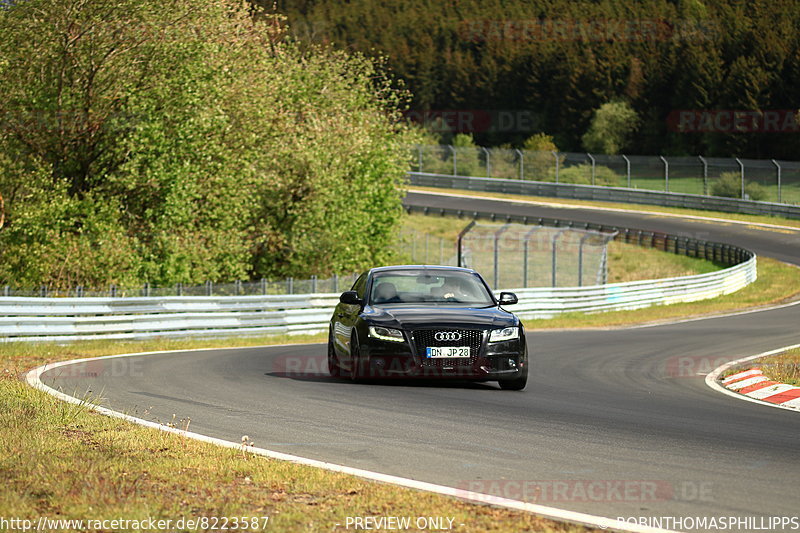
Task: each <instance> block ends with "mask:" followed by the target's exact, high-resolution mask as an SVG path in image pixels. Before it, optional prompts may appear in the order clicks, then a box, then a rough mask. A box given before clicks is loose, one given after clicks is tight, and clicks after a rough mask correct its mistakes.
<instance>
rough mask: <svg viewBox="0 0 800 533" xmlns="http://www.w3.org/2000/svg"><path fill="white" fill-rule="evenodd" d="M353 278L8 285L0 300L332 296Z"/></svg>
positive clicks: (352, 275) (348, 285)
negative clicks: (90, 285) (91, 285)
mask: <svg viewBox="0 0 800 533" xmlns="http://www.w3.org/2000/svg"><path fill="white" fill-rule="evenodd" d="M356 277H357V274H347V275H338V276H331V277H325V278H317V277H315V276H312V277H310V278H305V279H295V278H287V279H284V280H278V281H270V280H266V279H262V280H257V281H234V282H232V283H214V282H211V281H208V282H206V283H204V284H202V285H183V284H181V283H177V284H175V285H169V286H156V285H151V284H149V283H145V284H144V285H141V286H137V287H121V286H116V285H111V286H109V287H108V288H105V289H98V288H86V287H81V286H77V287H69V288H66V289H56V288H52V287H46V286H41V287H37V288H18V287H14V286H12V285H4V286H2V287H0V296H5V297H13V296H18V297H31V296H34V297H35V296H40V297H51V298H53V297H77V298H81V297H119V298H124V297H128V298H130V297H136V296H141V297H150V296H158V297H162V296H266V295H282V294H315V293H335V292H341V291H344V290H347V289H349V288H350V287H351V286H352V284H353V282H354V281H355V279H356Z"/></svg>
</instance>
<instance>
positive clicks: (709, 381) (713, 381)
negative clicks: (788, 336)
mask: <svg viewBox="0 0 800 533" xmlns="http://www.w3.org/2000/svg"><path fill="white" fill-rule="evenodd" d="M795 348H800V344H792V345H791V346H784V347H783V348H776V349H774V350H770V351H768V352H762V353H760V354H757V355H751V356H749V357H743V358H741V359H737V360H736V361H730V362H729V363H725V364H724V365H721V366H719V367H717V368H715V369H714V370H712V371H711V372H709V373H708V374H707V375H706V385H708V386H709V387H711V388H712V389H714V390H715V391H717V392H721V393H723V394H727V395H728V396H732V397H734V398H738V399H739V400H744V401H747V402H753V403H757V404H761V405H766V406H769V407H775V408H777V409H784V410H786V411H793V412H795V413H797V412H800V411H798V410H797V409H795V408H793V407H786V406H783V405H781V404H779V403H770V402H765V401H763V400H757V399H755V398H751V397H750V396H745V395H744V394H739V393H738V392H733V391H732V390H730V389H727V388H725V387H723V386H722V385H720V384H719V383H718V382H717V378H719V376H720V375H721V374H722V373H723V372H725V371H726V370H728V369H729V368H731V367H732V366H735V365H739V364H741V363H746V362H748V361H752V360H754V359H760V358H762V357H769V356H770V355H775V354H779V353H782V352H788V351H789V350H794V349H795Z"/></svg>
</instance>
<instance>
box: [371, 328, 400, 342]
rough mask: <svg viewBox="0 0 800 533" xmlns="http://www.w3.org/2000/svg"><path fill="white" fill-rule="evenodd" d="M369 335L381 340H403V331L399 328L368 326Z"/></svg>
mask: <svg viewBox="0 0 800 533" xmlns="http://www.w3.org/2000/svg"><path fill="white" fill-rule="evenodd" d="M369 336H370V337H374V338H376V339H380V340H382V341H392V342H403V341H404V340H405V339H404V338H403V332H402V331H400V330H399V329H392V328H383V327H381V326H370V327H369Z"/></svg>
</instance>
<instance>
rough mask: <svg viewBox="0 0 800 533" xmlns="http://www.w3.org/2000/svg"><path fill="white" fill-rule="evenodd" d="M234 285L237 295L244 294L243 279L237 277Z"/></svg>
mask: <svg viewBox="0 0 800 533" xmlns="http://www.w3.org/2000/svg"><path fill="white" fill-rule="evenodd" d="M233 287H234V290H235V291H236V296H239V295H241V294H242V280H240V279H237V280H236V281H234V282H233Z"/></svg>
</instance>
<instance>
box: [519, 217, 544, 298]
mask: <svg viewBox="0 0 800 533" xmlns="http://www.w3.org/2000/svg"><path fill="white" fill-rule="evenodd" d="M540 229H542V228H541V226H534V227H533V229H531V230H530V231H529V232H528V233H526V234H525V243H524V244H523V248H522V286H523V287H527V286H528V248H529V245H528V243H529V242H530V240H531V236H532V235H533V234H534V233H536V232H537V231H539V230H540Z"/></svg>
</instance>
